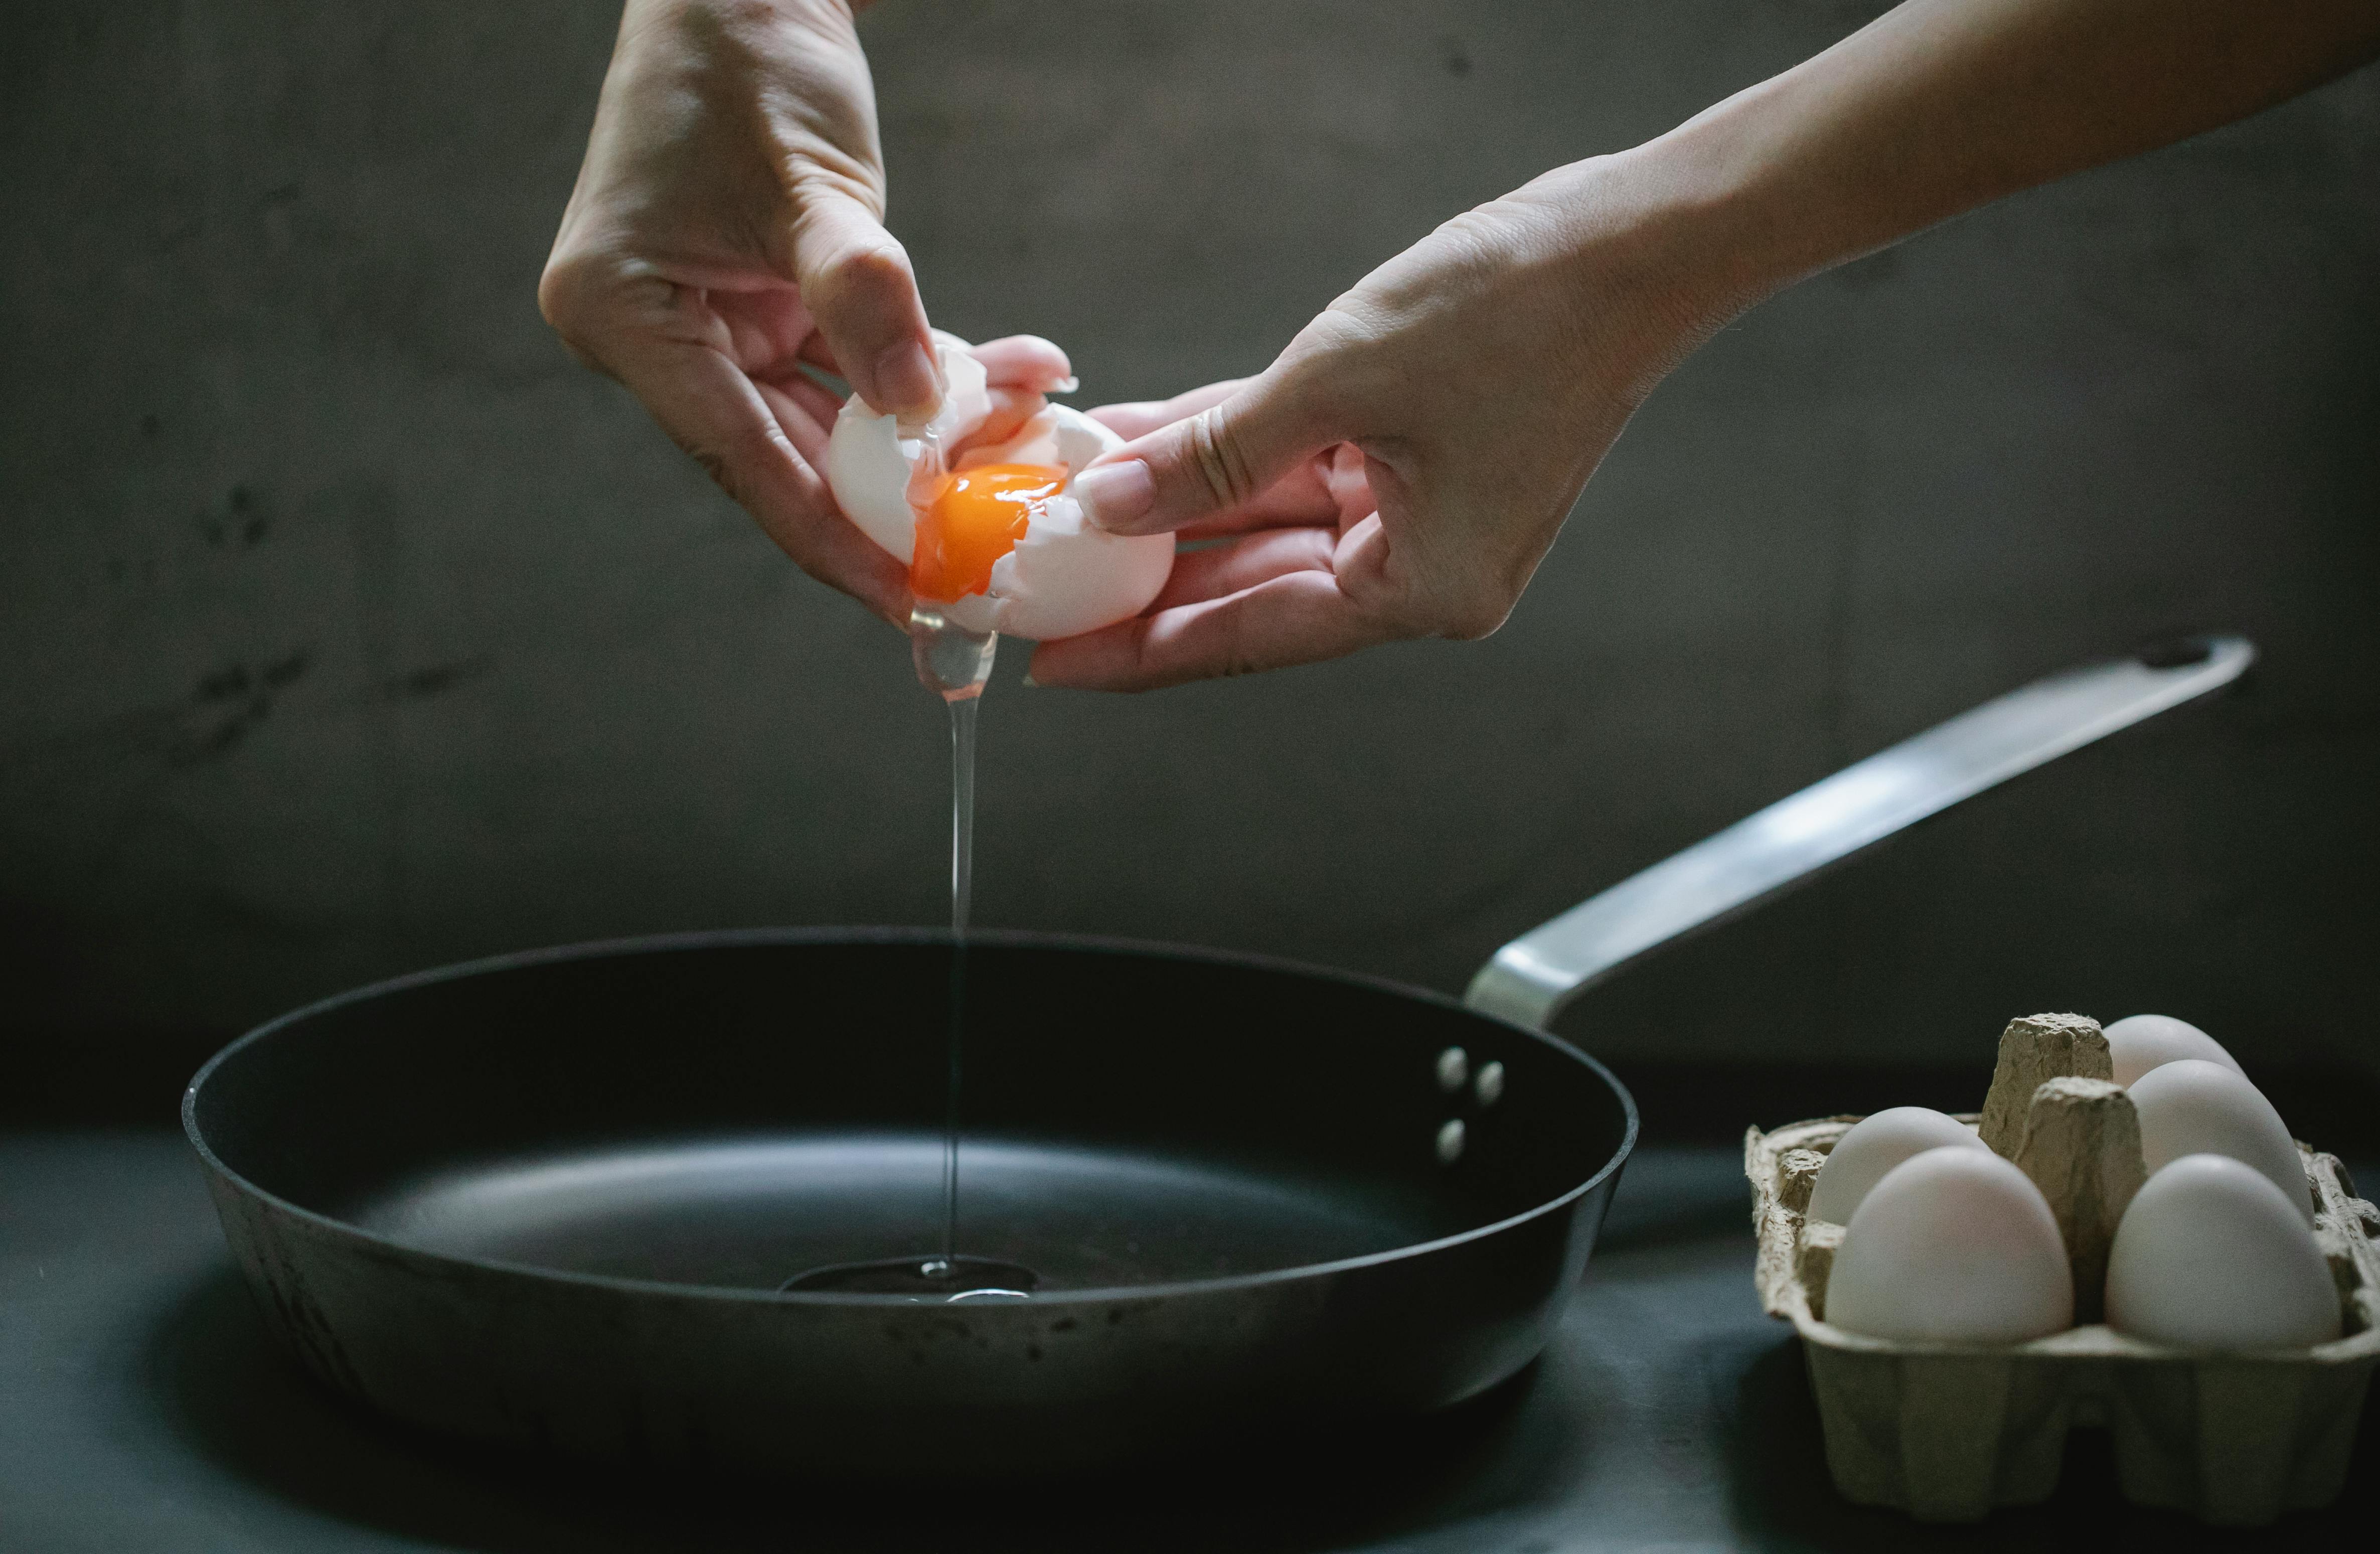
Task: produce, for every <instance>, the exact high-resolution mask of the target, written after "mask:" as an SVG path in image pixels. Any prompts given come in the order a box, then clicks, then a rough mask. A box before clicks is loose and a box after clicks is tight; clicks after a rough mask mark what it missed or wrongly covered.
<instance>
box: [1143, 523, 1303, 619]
mask: <svg viewBox="0 0 2380 1554" xmlns="http://www.w3.org/2000/svg"><path fill="white" fill-rule="evenodd" d="M1338 544H1339V535H1338V531H1337V530H1335V529H1328V528H1276V529H1269V530H1267V531H1265V532H1263V533H1260V534H1252V535H1249V536H1248V537H1247V538H1245V539H1244V540H1232V541H1230V542H1228V543H1225V544H1220V545H1213V546H1209V547H1208V548H1207V549H1206V550H1203V551H1184V552H1182V553H1181V554H1180V555H1177V556H1175V557H1174V558H1173V571H1172V574H1171V575H1170V576H1168V577H1166V579H1165V587H1164V588H1163V589H1160V590H1159V592H1158V595H1157V599H1156V601H1155V602H1153V603H1152V604H1150V606H1149V609H1150V610H1151V611H1158V610H1172V609H1174V608H1176V607H1178V606H1180V605H1184V604H1196V603H1199V602H1200V601H1205V600H1209V599H1221V598H1223V597H1224V596H1225V595H1227V594H1234V593H1239V592H1241V591H1243V590H1244V589H1252V588H1255V587H1256V586H1257V584H1258V583H1269V582H1270V581H1271V580H1272V579H1274V578H1275V577H1283V576H1286V575H1287V574H1289V573H1292V572H1328V571H1330V553H1331V552H1332V551H1334V550H1335V549H1337V548H1338Z"/></svg>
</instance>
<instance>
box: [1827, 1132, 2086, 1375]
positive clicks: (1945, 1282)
mask: <svg viewBox="0 0 2380 1554" xmlns="http://www.w3.org/2000/svg"><path fill="white" fill-rule="evenodd" d="M1826 1313H1827V1320H1828V1321H1829V1322H1831V1323H1833V1324H1834V1325H1835V1326H1837V1327H1839V1328H1843V1329H1848V1330H1850V1331H1852V1332H1855V1333H1864V1334H1866V1335H1867V1336H1869V1337H1871V1338H1889V1339H1902V1340H1913V1341H1916V1342H1929V1341H1930V1342H1961V1343H2021V1342H2023V1341H2025V1340H2026V1339H2031V1338H2040V1337H2042V1336H2043V1335H2044V1334H2046V1333H2054V1332H2057V1331H2058V1330H2059V1329H2063V1328H2068V1327H2070V1326H2072V1325H2073V1322H2074V1275H2073V1273H2072V1272H2071V1271H2070V1269H2068V1268H2067V1265H2066V1244H2065V1243H2064V1242H2063V1241H2061V1240H2060V1239H2059V1238H2058V1220H2057V1219H2056V1218H2055V1217H2054V1216H2053V1215H2052V1214H2051V1213H2050V1211H2049V1203H2048V1201H2047V1200H2046V1199H2045V1198H2044V1197H2043V1196H2041V1189H2040V1188H2038V1187H2036V1186H2034V1184H2033V1181H2032V1179H2031V1178H2029V1177H2027V1176H2026V1175H2025V1173H2024V1172H2022V1171H2019V1170H2018V1169H2017V1168H2016V1167H2015V1166H2013V1165H2011V1164H2010V1163H2009V1162H2008V1161H2006V1160H2004V1159H2000V1158H1999V1157H1998V1155H1995V1154H1993V1153H1992V1152H1991V1151H1990V1150H1988V1149H1964V1148H1960V1147H1955V1146H1950V1147H1943V1148H1938V1149H1928V1150H1926V1151H1925V1153H1924V1154H1922V1155H1913V1156H1911V1157H1910V1158H1909V1159H1905V1160H1903V1161H1901V1162H1900V1164H1899V1165H1897V1166H1895V1167H1893V1168H1892V1169H1891V1170H1890V1171H1888V1172H1885V1173H1884V1177H1883V1180H1881V1181H1879V1182H1877V1183H1876V1185H1875V1186H1874V1187H1871V1188H1870V1189H1868V1194H1867V1196H1866V1197H1864V1199H1862V1200H1861V1202H1860V1206H1859V1208H1857V1209H1856V1210H1854V1211H1853V1212H1852V1218H1851V1223H1849V1224H1848V1225H1846V1226H1844V1227H1843V1243H1842V1247H1841V1249H1840V1251H1838V1252H1837V1253H1836V1254H1835V1260H1834V1269H1833V1272H1832V1273H1831V1274H1830V1275H1829V1276H1828V1281H1827V1303H1826Z"/></svg>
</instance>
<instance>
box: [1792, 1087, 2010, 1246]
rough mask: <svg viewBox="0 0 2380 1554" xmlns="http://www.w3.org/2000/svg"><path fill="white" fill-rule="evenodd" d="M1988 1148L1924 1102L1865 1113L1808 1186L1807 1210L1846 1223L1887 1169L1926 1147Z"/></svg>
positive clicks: (1970, 1130) (1830, 1152) (1837, 1143)
mask: <svg viewBox="0 0 2380 1554" xmlns="http://www.w3.org/2000/svg"><path fill="white" fill-rule="evenodd" d="M1943 1147H1951V1148H1970V1149H1983V1148H1985V1147H1986V1146H1985V1143H1984V1141H1983V1140H1982V1139H1980V1138H1978V1137H1976V1136H1975V1130H1974V1129H1973V1128H1971V1127H1969V1126H1967V1124H1966V1123H1961V1121H1959V1120H1958V1119H1957V1118H1956V1117H1953V1116H1951V1115H1949V1113H1948V1112H1943V1111H1935V1110H1934V1109H1933V1108H1931V1107H1926V1106H1895V1107H1891V1108H1888V1109H1887V1110H1886V1111H1878V1112H1876V1113H1873V1114H1872V1115H1869V1116H1866V1117H1863V1118H1861V1119H1860V1120H1859V1121H1858V1122H1857V1123H1853V1124H1852V1130H1851V1132H1849V1133H1847V1134H1845V1135H1843V1136H1842V1137H1840V1138H1839V1139H1837V1140H1836V1141H1835V1147H1833V1148H1832V1149H1830V1150H1828V1152H1827V1163H1826V1164H1825V1165H1824V1166H1822V1167H1820V1168H1819V1171H1818V1180H1817V1182H1816V1184H1815V1185H1814V1186H1812V1188H1811V1189H1810V1209H1809V1215H1810V1218H1811V1219H1813V1220H1833V1221H1834V1222H1835V1223H1836V1224H1839V1225H1841V1224H1848V1223H1850V1222H1851V1217H1852V1214H1853V1213H1854V1212H1856V1211H1857V1210H1858V1208H1859V1206H1860V1202H1861V1200H1862V1199H1864V1198H1865V1197H1866V1196H1867V1195H1868V1191H1869V1189H1871V1188H1873V1187H1874V1186H1875V1185H1876V1184H1877V1183H1878V1182H1880V1181H1882V1180H1883V1179H1884V1174H1885V1172H1888V1171H1890V1170H1891V1169H1892V1168H1893V1167H1895V1166H1897V1165H1899V1164H1900V1162H1901V1161H1903V1160H1905V1159H1909V1158H1910V1157H1911V1156H1913V1155H1919V1154H1923V1153H1925V1151H1926V1150H1928V1149H1940V1148H1943Z"/></svg>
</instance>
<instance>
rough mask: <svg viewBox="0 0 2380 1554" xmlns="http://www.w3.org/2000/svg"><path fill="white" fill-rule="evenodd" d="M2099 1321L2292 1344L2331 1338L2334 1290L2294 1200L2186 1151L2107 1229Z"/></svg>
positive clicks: (2142, 1334)
mask: <svg viewBox="0 0 2380 1554" xmlns="http://www.w3.org/2000/svg"><path fill="white" fill-rule="evenodd" d="M2300 1196H2303V1195H2300ZM2107 1322H2108V1325H2109V1326H2110V1327H2113V1328H2115V1329H2119V1331H2122V1332H2127V1333H2130V1334H2131V1335H2132V1336H2133V1337H2135V1338H2144V1339H2149V1340H2152V1341H2154V1342H2158V1343H2171V1344H2177V1345H2180V1346H2182V1347H2185V1348H2193V1349H2277V1348H2295V1347H2301V1346H2303V1345H2305V1344H2310V1343H2327V1342H2330V1341H2331V1340H2332V1339H2335V1338H2337V1337H2338V1335H2339V1329H2340V1323H2339V1308H2338V1286H2337V1285H2336V1284H2334V1283H2333V1282H2332V1281H2331V1276H2330V1265H2329V1264H2328V1263H2327V1262H2325V1260H2324V1258H2323V1255H2322V1248H2321V1247H2320V1246H2318V1245H2316V1244H2315V1243H2314V1238H2313V1232H2312V1231H2310V1230H2308V1229H2307V1228H2306V1224H2305V1221H2304V1220H2301V1219H2300V1218H2299V1216H2298V1214H2297V1210H2296V1205H2295V1204H2294V1203H2292V1202H2291V1201H2290V1200H2289V1197H2288V1196H2285V1195H2284V1194H2283V1193H2282V1192H2281V1190H2280V1189H2279V1188H2278V1187H2276V1186H2274V1185H2273V1184H2272V1183H2271V1182H2269V1181H2267V1180H2265V1174H2264V1173H2263V1172H2260V1171H2257V1170H2255V1169H2254V1168H2253V1167H2251V1166H2247V1165H2243V1164H2241V1163H2240V1161H2238V1160H2235V1159H2231V1158H2230V1157H2228V1156H2226V1155H2184V1156H2182V1157H2181V1158H2180V1159H2177V1160H2174V1161H2172V1162H2171V1163H2169V1164H2168V1165H2167V1166H2165V1167H2164V1168H2163V1169H2162V1170H2160V1171H2158V1172H2157V1173H2156V1174H2155V1175H2154V1176H2152V1177H2150V1178H2149V1179H2148V1181H2147V1183H2146V1184H2143V1186H2142V1188H2141V1190H2140V1191H2139V1192H2138V1193H2136V1194H2134V1195H2133V1196H2132V1202H2131V1208H2127V1209H2125V1210H2124V1218H2123V1222H2122V1223H2121V1224H2119V1225H2118V1226H2117V1227H2116V1243H2115V1245H2114V1247H2113V1248H2112V1249H2111V1250H2110V1251H2109V1253H2108V1255H2107Z"/></svg>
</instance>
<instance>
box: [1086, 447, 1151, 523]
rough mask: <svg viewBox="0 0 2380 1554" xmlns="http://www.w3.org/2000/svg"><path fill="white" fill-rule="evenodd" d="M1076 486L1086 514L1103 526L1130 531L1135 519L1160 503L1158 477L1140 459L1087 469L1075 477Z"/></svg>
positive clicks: (1092, 520) (1093, 521)
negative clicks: (1158, 500) (1158, 501)
mask: <svg viewBox="0 0 2380 1554" xmlns="http://www.w3.org/2000/svg"><path fill="white" fill-rule="evenodd" d="M1073 489H1074V493H1075V501H1077V502H1079V503H1081V504H1083V516H1085V517H1087V518H1088V519H1090V520H1091V522H1092V523H1093V524H1095V525H1097V526H1098V527H1099V528H1108V529H1117V530H1122V531H1125V532H1129V529H1130V526H1131V524H1132V522H1133V520H1134V519H1135V518H1138V517H1141V516H1144V515H1146V514H1147V511H1148V510H1149V509H1150V508H1151V507H1153V506H1155V505H1156V504H1157V477H1156V476H1154V475H1151V474H1150V473H1149V472H1148V466H1147V463H1146V462H1145V461H1143V460H1140V459H1136V458H1128V459H1126V460H1124V461H1123V463H1122V464H1102V465H1100V466H1099V467H1097V468H1095V469H1086V470H1084V471H1083V472H1082V473H1081V474H1079V475H1077V476H1075V484H1074V488H1073Z"/></svg>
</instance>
